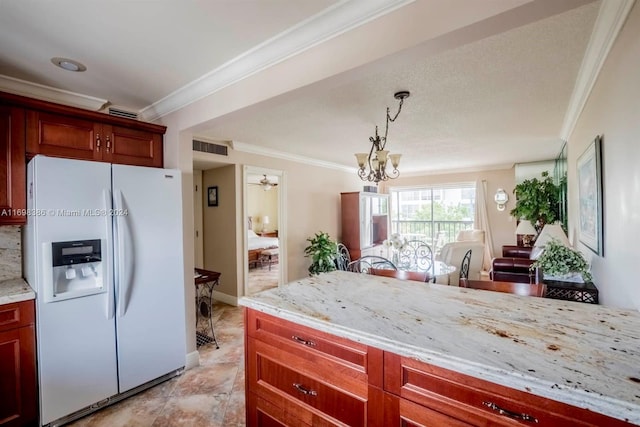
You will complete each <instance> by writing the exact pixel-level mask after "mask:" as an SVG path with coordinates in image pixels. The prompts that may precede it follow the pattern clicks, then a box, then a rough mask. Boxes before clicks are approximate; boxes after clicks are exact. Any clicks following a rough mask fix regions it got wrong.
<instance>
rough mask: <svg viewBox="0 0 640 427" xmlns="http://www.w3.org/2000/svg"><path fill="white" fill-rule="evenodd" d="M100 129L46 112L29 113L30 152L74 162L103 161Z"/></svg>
mask: <svg viewBox="0 0 640 427" xmlns="http://www.w3.org/2000/svg"><path fill="white" fill-rule="evenodd" d="M100 128H101V125H100V124H98V123H96V122H94V121H91V120H84V119H80V118H76V117H70V116H61V115H58V114H51V113H46V112H43V111H28V112H27V152H28V153H30V154H44V155H47V156H57V157H67V158H71V159H83V160H102V150H101V148H102V147H100V138H101V135H100Z"/></svg>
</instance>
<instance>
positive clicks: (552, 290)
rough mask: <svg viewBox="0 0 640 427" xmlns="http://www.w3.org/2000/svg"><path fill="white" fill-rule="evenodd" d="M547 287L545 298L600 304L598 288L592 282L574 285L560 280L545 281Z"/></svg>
mask: <svg viewBox="0 0 640 427" xmlns="http://www.w3.org/2000/svg"><path fill="white" fill-rule="evenodd" d="M544 284H545V285H547V293H546V294H545V298H553V299H561V300H565V301H578V302H586V303H590V304H598V288H596V285H594V284H593V283H592V282H585V283H573V282H562V281H559V280H544Z"/></svg>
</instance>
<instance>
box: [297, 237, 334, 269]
mask: <svg viewBox="0 0 640 427" xmlns="http://www.w3.org/2000/svg"><path fill="white" fill-rule="evenodd" d="M307 241H308V242H309V246H307V247H306V248H305V249H304V256H305V257H309V258H311V265H310V266H309V273H310V274H311V275H314V274H320V273H325V272H328V271H333V270H335V269H336V257H337V256H338V244H337V243H336V241H335V240H333V239H332V238H331V236H329V233H325V232H323V231H320V232H318V233H316V234H315V236H313V237H310V238H308V239H307Z"/></svg>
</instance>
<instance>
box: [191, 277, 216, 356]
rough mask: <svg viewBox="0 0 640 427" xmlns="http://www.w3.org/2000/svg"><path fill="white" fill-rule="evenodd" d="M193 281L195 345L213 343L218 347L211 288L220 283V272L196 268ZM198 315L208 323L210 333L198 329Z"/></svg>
mask: <svg viewBox="0 0 640 427" xmlns="http://www.w3.org/2000/svg"><path fill="white" fill-rule="evenodd" d="M194 283H195V286H196V347H200V346H201V345H204V344H209V343H215V344H216V348H220V346H219V345H218V340H217V339H216V333H215V331H214V329H213V319H212V314H213V313H212V312H213V288H214V287H215V286H217V285H219V284H220V273H218V272H217V271H209V270H203V269H201V268H196V269H195V271H194ZM198 315H201V316H202V317H204V320H205V323H208V326H209V329H210V330H211V335H208V333H207V331H206V330H204V331H198Z"/></svg>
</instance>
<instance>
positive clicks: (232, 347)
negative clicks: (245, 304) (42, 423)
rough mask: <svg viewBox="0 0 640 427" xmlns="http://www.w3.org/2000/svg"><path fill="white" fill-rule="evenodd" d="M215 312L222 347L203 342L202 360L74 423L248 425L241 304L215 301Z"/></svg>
mask: <svg viewBox="0 0 640 427" xmlns="http://www.w3.org/2000/svg"><path fill="white" fill-rule="evenodd" d="M213 314H214V322H215V330H216V335H217V338H218V342H219V343H220V348H219V349H216V347H215V345H213V344H207V345H204V346H201V347H200V348H199V349H198V351H199V352H200V366H198V367H196V368H193V369H190V370H188V371H185V372H184V373H183V374H182V375H181V376H179V377H176V378H173V379H171V380H169V381H166V382H164V383H162V384H160V385H157V386H155V387H153V388H151V389H149V390H146V391H144V392H142V393H140V394H138V395H135V396H133V397H130V398H129V399H126V400H124V401H122V402H119V403H117V404H115V405H113V406H110V407H107V408H105V409H102V410H101V411H99V412H96V413H94V414H92V415H89V416H87V417H84V418H82V419H80V420H78V421H76V422H74V423H72V424H69V425H70V426H73V427H85V426H91V427H93V426H99V427H120V426H127V427H130V426H131V427H144V426H153V427H156V426H157V427H159V426H193V427H223V426H224V427H239V426H244V425H245V403H244V338H243V332H244V325H243V318H242V308H241V307H233V306H230V305H227V304H222V303H216V304H215V305H214V309H213Z"/></svg>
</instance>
